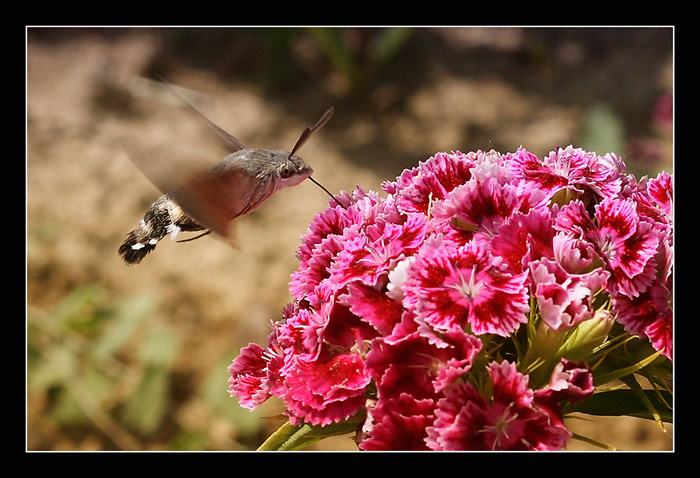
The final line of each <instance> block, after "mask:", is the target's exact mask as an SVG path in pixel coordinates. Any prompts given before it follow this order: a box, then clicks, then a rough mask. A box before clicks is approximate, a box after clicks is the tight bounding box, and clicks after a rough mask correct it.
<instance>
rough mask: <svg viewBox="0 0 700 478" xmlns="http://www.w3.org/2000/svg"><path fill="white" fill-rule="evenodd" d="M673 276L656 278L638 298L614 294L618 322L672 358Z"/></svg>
mask: <svg viewBox="0 0 700 478" xmlns="http://www.w3.org/2000/svg"><path fill="white" fill-rule="evenodd" d="M672 299H673V278H672V277H669V278H668V279H667V280H664V281H661V280H659V281H656V282H654V284H652V286H651V287H649V288H648V289H647V290H646V291H645V292H643V293H642V294H640V295H639V296H637V297H634V298H629V297H627V296H624V295H616V296H614V297H613V307H614V308H615V310H616V311H617V313H618V318H617V321H618V322H620V323H621V324H623V325H624V326H625V330H627V331H628V332H629V333H631V334H635V335H639V336H640V337H648V338H649V340H650V341H651V344H652V346H653V347H654V349H656V350H663V353H664V355H666V356H667V357H668V358H670V359H672V358H673V310H672V308H671V300H672Z"/></svg>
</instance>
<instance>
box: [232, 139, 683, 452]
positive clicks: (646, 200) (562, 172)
mask: <svg viewBox="0 0 700 478" xmlns="http://www.w3.org/2000/svg"><path fill="white" fill-rule="evenodd" d="M382 189H383V190H384V192H385V193H387V196H386V197H385V198H381V197H380V195H379V194H378V193H376V192H371V191H370V192H364V191H363V190H361V189H360V188H359V187H358V188H357V189H356V190H355V191H354V192H352V193H351V194H349V193H346V192H343V193H341V195H339V196H337V200H338V201H339V203H342V204H343V205H344V207H341V206H340V205H338V204H337V203H331V206H330V207H329V208H328V209H326V210H325V211H324V212H322V213H319V214H318V215H316V217H315V218H314V220H313V222H312V224H311V225H310V226H309V230H308V232H307V234H306V235H305V236H303V238H302V244H301V246H300V248H299V250H298V258H299V262H300V265H299V269H298V270H297V271H296V272H294V273H293V274H292V278H291V283H290V291H291V293H292V295H293V296H294V299H295V300H294V302H293V303H292V304H290V305H289V306H288V307H287V308H286V309H285V311H284V317H283V320H281V321H279V322H277V323H274V324H273V326H272V327H273V330H272V333H271V334H270V336H269V343H268V345H267V346H266V347H261V346H259V345H256V344H250V345H249V346H247V347H245V348H244V349H243V350H242V351H241V354H240V356H239V357H237V358H236V359H235V360H234V362H233V363H232V365H231V366H230V367H229V371H230V373H231V379H230V380H229V381H230V384H231V385H230V389H229V391H230V393H231V395H233V396H236V397H238V398H239V400H240V404H241V405H242V406H243V407H247V408H251V409H252V408H254V407H256V406H258V405H259V404H261V403H262V402H264V401H265V400H267V399H268V398H269V397H271V396H277V397H280V398H281V399H282V400H283V401H284V403H285V406H286V409H287V411H286V413H287V415H288V416H289V418H290V421H291V422H292V424H297V425H300V424H302V423H309V424H312V425H327V424H331V423H337V422H340V421H344V420H348V419H351V418H357V417H361V420H363V425H362V426H361V429H360V430H359V432H358V443H359V447H360V448H361V449H364V450H389V449H391V450H397V449H401V450H421V449H423V450H429V449H433V450H492V449H505V450H558V449H562V448H563V447H565V446H566V443H567V441H568V439H569V438H570V437H571V433H570V432H569V431H568V430H567V428H566V427H565V426H564V423H563V420H562V413H561V408H560V403H561V402H562V401H563V400H566V401H568V402H576V401H580V400H584V399H586V398H587V397H589V396H590V395H591V394H592V393H593V379H592V374H591V372H590V370H589V369H588V366H587V365H586V364H585V363H583V362H581V363H579V362H572V361H569V360H567V359H561V361H560V362H559V363H558V365H556V366H555V367H554V371H553V373H552V374H551V378H550V379H549V382H548V383H547V384H544V385H543V384H537V385H536V386H537V387H538V388H536V389H533V388H531V384H530V383H529V379H530V377H529V376H528V375H526V374H524V373H523V372H522V371H519V370H518V369H517V368H516V363H517V360H516V359H515V358H514V357H517V351H516V352H513V353H510V354H509V353H507V351H506V348H507V346H506V345H504V344H506V343H507V340H506V339H507V338H509V337H512V336H514V335H515V334H516V333H518V331H519V330H521V327H522V326H523V324H525V323H527V322H528V320H533V318H532V317H534V316H535V315H537V317H538V320H541V321H542V322H544V323H545V324H546V325H547V326H548V327H549V328H551V329H553V330H555V331H566V330H570V329H572V328H574V327H577V326H578V325H579V324H581V323H582V322H584V321H587V320H590V319H592V318H593V317H594V315H595V312H596V310H597V308H598V307H600V305H599V304H600V303H601V301H600V297H601V296H606V297H608V299H609V300H607V301H604V302H605V304H606V305H605V306H606V307H608V308H610V309H611V310H610V311H611V313H613V314H614V315H615V316H616V318H617V321H619V322H620V323H621V324H623V325H624V327H625V330H627V331H628V332H630V333H632V334H636V335H639V336H640V337H642V338H644V339H649V340H650V342H651V344H652V345H653V346H654V347H655V348H656V349H657V350H662V351H663V353H664V354H665V355H666V356H668V357H669V358H671V357H672V342H673V341H672V309H671V297H672V288H671V284H672V268H671V265H672V260H673V258H672V246H673V218H672V211H673V205H672V201H673V187H672V177H671V176H669V175H668V174H666V173H661V174H659V176H658V177H657V178H655V179H647V178H644V179H642V180H639V181H638V180H636V179H635V178H634V176H632V175H626V174H625V170H624V164H623V163H622V161H621V160H620V159H618V158H617V157H616V156H615V155H614V154H606V155H604V156H599V155H597V154H596V153H592V152H586V151H583V150H581V149H576V148H573V147H571V146H569V147H567V148H557V149H555V150H554V151H553V152H551V153H550V154H549V156H547V157H546V158H544V159H543V160H540V159H538V158H537V157H536V156H535V155H533V154H531V153H529V152H528V151H526V150H524V149H522V148H521V149H519V150H518V151H516V152H515V153H508V154H503V155H502V154H500V153H497V152H495V151H491V152H482V151H477V152H470V153H467V154H464V153H461V152H453V153H450V154H446V153H439V154H436V155H435V156H433V157H431V158H430V159H428V160H427V161H425V162H422V163H420V164H419V165H418V166H417V167H415V168H413V169H410V170H406V171H404V172H403V173H402V174H401V176H399V177H398V178H397V179H396V180H395V181H391V182H385V183H383V184H382ZM531 307H532V308H533V310H532V311H531ZM499 341H500V342H499ZM494 344H496V345H494Z"/></svg>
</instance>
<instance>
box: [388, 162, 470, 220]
mask: <svg viewBox="0 0 700 478" xmlns="http://www.w3.org/2000/svg"><path fill="white" fill-rule="evenodd" d="M477 154H478V153H477ZM477 154H475V153H469V154H463V153H460V152H459V151H457V152H455V153H451V154H446V153H438V154H436V155H435V156H433V157H431V158H430V159H428V160H427V161H425V162H421V163H419V164H418V167H416V168H413V169H407V170H405V171H404V172H403V173H402V174H401V176H399V177H398V178H396V181H391V182H390V181H385V182H384V183H382V189H383V190H384V191H385V192H387V193H389V194H393V195H394V197H395V198H396V203H397V207H398V208H399V210H400V211H401V212H402V213H405V214H407V213H416V212H417V213H422V214H427V213H428V209H429V208H430V205H431V203H434V202H437V201H439V200H442V199H445V198H447V195H448V194H449V192H450V191H452V190H453V189H454V188H456V187H457V186H459V185H461V184H464V183H465V182H466V181H467V180H469V178H470V177H471V171H470V169H471V168H472V167H473V166H474V160H475V157H476V156H477Z"/></svg>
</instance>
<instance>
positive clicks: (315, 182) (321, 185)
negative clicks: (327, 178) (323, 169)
mask: <svg viewBox="0 0 700 478" xmlns="http://www.w3.org/2000/svg"><path fill="white" fill-rule="evenodd" d="M309 179H310V180H311V182H312V183H314V184H315V185H316V186H318V187H319V188H321V189H323V190H324V191H325V192H326V194H328V195H329V196H330V198H331V199H332V200H334V201H335V202H337V203H338V206H340V207H342V208H343V209H347V208H346V207H345V206H343V204H342V203H341V202H340V201H338V198H336V197H335V196H333V194H331V192H330V191H329V190H328V189H326V188H325V187H323V184H321V183H319V182H318V181H316V180H315V179H314V178H312V177H311V176H309Z"/></svg>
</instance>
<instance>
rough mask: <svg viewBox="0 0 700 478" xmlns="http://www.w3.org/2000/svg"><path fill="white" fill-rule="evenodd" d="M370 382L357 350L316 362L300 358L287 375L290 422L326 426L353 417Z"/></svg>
mask: <svg viewBox="0 0 700 478" xmlns="http://www.w3.org/2000/svg"><path fill="white" fill-rule="evenodd" d="M369 382H370V377H369V375H367V373H366V371H365V367H364V362H363V361H362V358H361V357H360V355H358V354H343V355H336V356H334V357H333V358H331V359H330V360H328V361H323V360H319V361H313V362H306V361H304V360H303V359H302V358H297V359H296V360H295V366H294V367H293V368H291V369H290V371H289V374H288V375H287V377H286V378H285V385H286V393H285V394H284V396H283V398H284V401H285V404H286V405H287V413H288V415H289V417H290V422H291V423H292V424H293V425H300V424H302V423H310V424H312V425H322V426H323V425H329V424H331V423H337V422H340V421H342V420H346V419H348V418H350V417H351V416H353V415H354V414H355V413H357V411H358V410H360V409H361V408H362V407H363V406H364V404H365V388H366V387H367V385H369Z"/></svg>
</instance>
